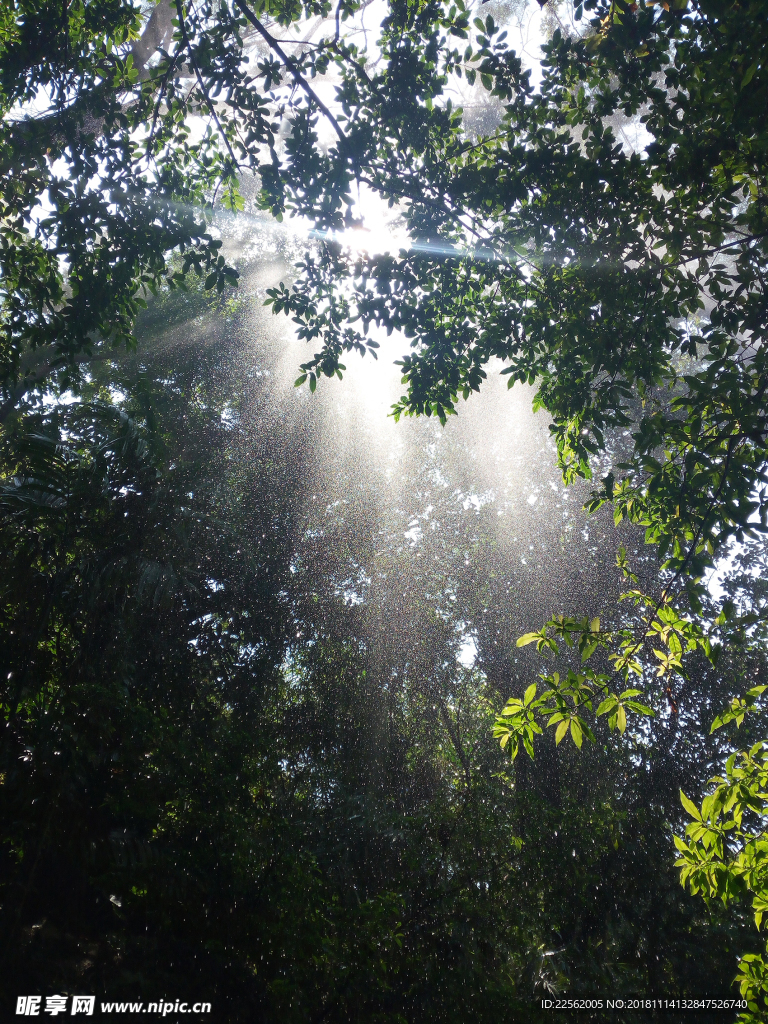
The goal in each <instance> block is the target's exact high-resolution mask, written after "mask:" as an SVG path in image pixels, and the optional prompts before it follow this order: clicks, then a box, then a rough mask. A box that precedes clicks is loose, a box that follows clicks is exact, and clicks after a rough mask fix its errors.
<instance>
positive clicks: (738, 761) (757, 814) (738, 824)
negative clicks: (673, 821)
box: [675, 686, 768, 1022]
mask: <svg viewBox="0 0 768 1024" xmlns="http://www.w3.org/2000/svg"><path fill="white" fill-rule="evenodd" d="M765 690H766V687H765V686H757V687H754V688H753V689H752V690H750V691H749V693H748V694H747V696H746V698H745V699H743V700H739V701H734V702H733V704H732V706H731V709H730V710H729V711H727V712H724V713H723V714H722V715H719V716H718V717H717V718H716V719H715V722H714V724H713V726H712V729H713V731H714V730H715V729H718V728H720V726H722V725H724V724H726V723H727V722H730V721H736V723H737V726H738V725H740V724H741V722H742V720H743V718H744V715H745V714H746V713H748V712H750V711H757V710H763V709H762V708H760V707H759V706H758V701H759V699H760V697H761V696H762V694H763V692H764V691H765ZM709 786H710V790H711V791H710V792H709V793H708V794H707V795H706V796H705V797H704V799H703V800H702V802H701V805H700V806H697V805H696V804H695V803H694V802H693V801H692V800H691V799H689V797H687V796H686V794H685V793H683V792H682V791H681V792H680V800H681V802H682V804H683V807H684V808H685V810H686V811H687V812H688V814H689V815H690V817H691V818H692V819H693V820H692V821H691V823H690V824H689V825H688V826H687V827H686V830H685V839H683V838H681V837H680V836H675V846H676V847H677V850H678V853H679V857H678V859H677V861H676V866H677V867H679V868H680V880H681V882H682V884H683V885H684V886H686V887H687V888H688V889H690V891H691V892H692V893H700V894H701V895H702V896H703V897H704V898H705V899H707V900H710V899H719V900H722V902H723V903H724V904H728V903H729V902H730V901H732V900H735V899H743V898H748V899H750V900H751V905H752V911H753V913H754V916H755V924H756V925H757V927H758V928H762V926H763V924H764V922H765V918H766V913H768V741H765V740H762V741H760V742H758V743H755V744H754V745H753V746H752V747H751V748H750V749H749V750H742V751H738V752H734V753H732V754H731V755H730V757H729V758H728V760H727V762H726V764H725V773H724V775H722V776H716V777H715V778H713V779H711V780H710V783H709ZM736 980H737V982H738V984H739V988H740V991H741V995H742V997H743V998H744V999H746V1000H747V1003H748V1007H749V1009H748V1012H746V1013H745V1014H743V1015H742V1016H741V1018H740V1019H741V1020H743V1021H749V1022H757V1021H763V1020H765V1014H766V1013H768V961H766V960H765V959H764V958H763V956H762V955H761V954H755V953H750V954H747V955H745V956H744V957H742V958H741V960H740V961H739V973H738V975H737V979H736Z"/></svg>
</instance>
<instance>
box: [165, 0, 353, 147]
mask: <svg viewBox="0 0 768 1024" xmlns="http://www.w3.org/2000/svg"><path fill="white" fill-rule="evenodd" d="M177 2H178V0H177ZM235 6H236V7H237V8H238V9H239V10H240V11H242V12H243V14H244V15H245V17H246V18H247V19H248V21H250V23H251V24H252V25H253V27H254V28H255V29H256V31H257V32H258V33H259V35H260V36H261V37H262V39H263V40H264V41H265V42H266V43H267V45H268V46H269V47H270V49H272V50H274V51H275V53H276V54H277V55H278V57H279V58H280V60H281V61H282V62H283V64H284V65H285V66H286V68H288V71H289V72H290V74H291V77H292V78H293V80H294V82H296V84H297V85H298V86H299V88H300V89H302V90H303V91H304V92H305V93H306V94H307V96H308V97H309V98H310V100H311V101H312V102H313V103H314V104H315V106H316V107H317V109H318V110H319V111H321V113H322V114H323V115H324V117H326V118H327V120H328V121H329V122H330V124H331V125H332V127H333V130H334V131H335V132H336V134H337V135H338V137H339V141H340V142H341V143H342V144H343V145H344V146H345V147H346V144H347V137H346V135H345V134H344V132H343V130H342V128H341V125H340V124H339V122H338V121H337V120H336V118H335V117H334V116H333V114H332V113H331V112H330V110H329V109H328V107H326V105H325V104H324V103H323V101H322V100H321V99H320V97H319V96H318V95H317V93H316V92H315V90H314V89H313V88H312V86H311V85H310V84H309V82H308V81H307V80H306V78H305V77H304V75H303V74H302V73H301V71H300V69H299V66H298V64H297V63H296V61H295V60H294V59H293V57H289V56H288V54H287V53H286V52H285V50H284V49H283V48H282V46H281V45H280V43H279V42H278V40H277V39H275V37H274V36H273V35H272V34H271V33H270V32H268V31H267V29H266V28H264V26H263V25H262V23H261V22H260V21H259V19H258V18H257V17H256V15H255V14H254V13H253V11H251V10H250V9H249V8H248V7H247V6H246V4H245V3H244V2H243V0H235Z"/></svg>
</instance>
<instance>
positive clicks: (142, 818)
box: [0, 253, 766, 1024]
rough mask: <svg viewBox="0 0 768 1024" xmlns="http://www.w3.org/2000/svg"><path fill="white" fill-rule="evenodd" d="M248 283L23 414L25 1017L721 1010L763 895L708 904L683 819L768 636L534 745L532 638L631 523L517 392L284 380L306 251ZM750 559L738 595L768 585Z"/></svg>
mask: <svg viewBox="0 0 768 1024" xmlns="http://www.w3.org/2000/svg"><path fill="white" fill-rule="evenodd" d="M241 270H242V272H243V275H244V283H243V287H242V289H241V291H242V297H241V298H240V299H239V300H238V301H237V302H229V303H226V302H224V301H223V300H210V299H208V298H205V297H204V296H203V294H202V293H201V292H197V291H194V290H193V291H192V292H191V293H187V294H186V295H185V294H182V293H178V292H177V293H174V294H173V295H172V296H161V297H160V298H159V299H158V300H157V301H156V302H155V303H153V304H152V305H151V306H150V308H149V310H148V311H147V313H146V314H145V315H144V316H143V319H142V321H141V323H140V326H139V332H138V334H139V346H138V350H137V352H136V353H134V354H132V355H128V356H124V357H122V358H118V359H115V360H112V361H108V360H105V361H103V362H101V363H95V364H92V366H91V367H90V373H89V375H85V376H83V378H82V379H81V380H80V382H79V383H76V384H75V386H74V387H73V388H72V390H70V391H68V392H66V393H65V394H63V395H62V397H61V398H60V399H59V400H54V399H50V400H47V401H46V402H45V403H44V404H43V405H35V404H33V403H32V402H30V404H28V405H26V406H24V405H22V406H21V407H20V409H19V411H18V412H17V414H16V415H15V416H14V418H13V419H12V420H11V421H10V425H9V427H8V429H7V430H6V431H5V433H4V435H3V439H2V448H1V450H0V460H1V461H2V469H1V471H0V472H1V475H2V477H3V478H4V479H5V481H6V482H5V484H4V485H3V487H2V492H1V493H0V530H1V531H2V536H0V574H1V575H0V623H1V625H2V630H1V631H0V637H1V639H0V644H2V650H1V651H0V662H2V664H3V665H4V666H7V669H6V677H5V678H4V680H3V687H4V689H5V691H6V693H5V696H6V697H7V699H8V704H9V707H10V715H9V719H8V725H7V728H6V729H5V730H4V732H3V736H2V750H1V756H2V764H0V772H1V773H2V774H1V775H0V780H1V781H2V785H0V808H1V810H0V813H1V814H2V817H3V820H4V821H5V822H7V823H9V822H10V823H12V825H11V826H10V829H9V830H8V833H7V836H6V840H5V842H4V844H3V846H2V849H1V850H0V858H1V859H0V885H1V886H2V915H3V916H2V922H0V936H2V939H1V940H0V941H1V942H2V951H1V955H2V962H3V964H4V970H3V975H4V979H5V980H4V986H5V991H4V992H3V1002H4V1004H7V1005H8V1006H10V1005H11V1002H12V999H13V998H15V995H17V994H18V993H19V992H22V991H30V992H32V991H41V992H49V991H50V992H53V991H86V990H87V991H89V992H95V993H98V994H99V995H101V996H106V997H107V998H110V999H132V1000H139V999H144V1000H151V999H159V998H161V997H164V998H171V997H173V998H188V999H192V998H205V999H210V1000H211V1001H212V1002H213V1004H214V1016H215V1019H216V1021H233V1022H234V1021H265V1022H266V1021H269V1022H273V1021H274V1022H294V1021H295V1022H320V1021H328V1022H331V1021H361V1022H362V1021H366V1022H383V1021H387V1022H389V1021H392V1022H394V1021H408V1022H414V1024H416V1022H422V1021H423V1022H425V1024H426V1022H430V1024H437V1022H441V1024H442V1022H446V1024H448V1022H457V1024H458V1022H466V1021H485V1020H491V1019H493V1020H496V1019H498V1018H499V1016H500V1015H501V1014H503V1015H504V1017H505V1019H508V1020H520V1021H535V1020H537V1019H539V1014H538V1011H537V1010H536V1008H535V1004H534V1000H535V999H540V998H542V997H543V996H546V995H549V994H552V993H556V992H563V991H567V992H569V993H572V994H578V993H584V994H605V993H610V994H615V995H617V996H618V995H622V994H631V993H649V992H652V993H657V994H663V995H665V996H667V997H669V996H673V995H675V996H684V995H695V994H718V993H721V994H731V993H732V989H731V984H732V979H733V976H734V972H735V965H736V961H737V959H738V957H739V956H740V955H742V954H743V953H744V952H745V951H746V950H748V949H750V948H754V944H755V933H754V926H753V924H752V923H751V914H750V913H749V912H748V911H746V910H745V911H743V912H740V911H739V909H738V908H736V909H735V910H734V909H730V910H729V911H728V912H727V913H726V912H725V911H723V910H722V908H720V907H718V906H717V905H711V906H710V907H707V906H706V905H705V903H704V902H703V901H702V900H701V898H700V897H697V896H692V895H690V894H688V893H686V892H685V891H684V890H683V889H682V888H681V887H680V884H679V880H678V874H677V871H676V870H675V869H674V867H673V857H674V854H673V848H672V845H671V834H672V832H673V831H677V832H680V831H681V830H682V827H683V825H684V822H685V816H684V812H683V809H682V807H681V806H680V804H679V795H678V794H679V789H680V788H681V786H683V787H684V788H685V789H686V792H687V793H689V795H692V796H693V797H694V798H697V797H699V796H700V794H701V792H702V791H703V787H704V785H705V783H706V780H707V779H708V778H709V777H710V776H711V775H712V773H713V771H714V770H715V769H716V767H717V765H718V763H719V760H720V758H721V756H722V752H723V750H724V749H725V746H724V744H725V740H724V739H719V738H718V737H717V736H715V737H710V736H709V735H708V734H709V727H710V724H711V721H712V719H713V718H714V716H715V714H717V713H718V712H719V711H720V710H721V709H722V706H723V704H724V703H725V701H726V699H727V698H728V697H729V696H730V695H731V694H732V693H733V692H736V691H738V690H740V688H741V687H742V686H743V681H744V680H745V679H747V678H748V679H749V680H750V681H752V680H754V681H755V682H758V681H765V680H764V677H765V675H766V672H765V663H764V658H763V657H762V655H761V654H760V653H759V652H757V651H755V650H754V649H750V650H747V649H746V648H744V649H743V650H739V648H738V647H734V649H733V650H732V651H731V652H730V653H729V654H728V656H727V657H724V658H723V660H722V661H721V662H720V664H719V666H718V669H717V670H714V669H713V668H712V667H711V666H710V665H709V664H708V663H707V662H705V661H704V660H703V659H702V661H701V665H700V669H699V670H698V671H696V672H691V674H690V677H689V681H688V682H687V683H686V685H685V687H684V688H683V689H682V690H681V691H679V692H676V693H675V694H674V697H673V698H671V697H670V695H669V694H668V693H665V691H664V689H663V688H662V686H661V685H659V687H658V688H657V692H656V693H655V695H654V694H652V697H653V698H654V707H655V710H656V712H657V717H656V718H655V720H653V722H652V723H651V724H650V725H643V726H642V727H641V726H638V727H637V731H635V732H634V733H633V732H632V730H631V729H630V730H629V731H628V732H627V734H625V735H624V736H623V737H621V736H619V735H618V734H615V733H613V734H611V733H609V732H608V730H607V728H603V730H602V731H600V730H598V742H597V744H596V745H595V746H594V747H586V746H585V748H584V749H583V750H582V751H581V752H580V753H579V752H577V751H575V750H574V749H571V748H569V749H565V746H566V745H565V744H564V745H563V747H562V748H558V749H557V751H556V750H555V747H554V743H553V742H552V738H551V736H550V737H548V738H547V741H546V742H545V743H544V744H543V746H542V750H541V753H540V755H539V756H538V757H537V759H536V761H535V763H532V762H529V761H527V759H525V758H523V757H521V758H518V759H517V761H515V763H514V765H511V764H510V763H509V762H508V760H507V759H505V757H504V755H503V754H502V752H501V751H500V750H499V747H498V744H497V743H496V741H495V740H493V738H492V735H491V726H492V723H493V720H494V718H495V715H496V714H497V713H498V711H499V709H500V707H501V706H502V705H503V703H504V701H505V700H506V699H507V698H508V697H509V696H511V695H518V696H519V695H520V694H521V693H522V692H523V690H524V689H525V687H526V686H527V685H528V683H530V681H531V680H532V678H535V675H536V672H537V671H538V670H539V668H540V663H539V662H538V661H537V659H536V657H535V655H532V654H529V653H528V650H525V651H520V650H517V649H515V647H514V642H515V639H516V637H517V636H519V635H520V634H521V633H522V632H523V631H524V630H525V629H527V628H532V627H535V626H537V625H538V624H539V622H540V621H542V620H543V618H544V617H546V616H547V615H550V614H552V613H556V612H558V611H561V610H563V609H564V608H566V607H567V608H568V609H569V610H571V611H575V612H581V613H584V614H594V613H596V612H597V611H600V610H601V609H602V608H604V607H605V606H606V605H610V604H611V601H610V600H608V599H607V598H613V597H615V595H617V594H618V593H619V590H620V581H619V579H618V572H617V570H616V569H615V567H614V562H615V553H616V549H617V547H618V544H619V543H620V542H622V541H623V542H624V543H625V544H626V545H627V546H628V547H631V549H632V550H633V552H638V558H639V557H640V556H641V555H642V554H643V546H642V534H637V533H635V532H633V531H632V530H630V529H624V530H623V531H619V532H617V531H615V530H614V528H613V523H612V520H611V519H610V517H603V516H602V514H599V515H597V516H595V517H592V518H591V519H590V520H589V521H587V518H586V516H585V515H584V513H583V512H582V511H581V509H580V504H581V500H583V499H584V497H585V496H586V493H587V491H586V490H584V491H583V493H582V492H580V491H579V489H578V488H576V487H574V488H570V489H569V491H568V493H567V494H566V493H565V492H564V489H563V487H562V483H561V481H560V480H559V478H558V476H557V472H556V468H555V465H554V453H553V450H552V448H551V447H550V445H549V441H548V437H549V435H548V430H547V421H546V419H545V418H544V417H543V415H540V416H538V417H532V415H531V413H530V411H529V409H530V394H527V393H526V392H525V391H524V390H522V389H521V388H519V387H518V388H516V389H515V390H514V391H513V393H512V394H511V396H510V395H509V394H508V393H507V392H506V390H505V389H504V388H503V387H502V386H501V385H500V386H499V388H498V389H496V390H493V388H492V387H489V388H488V390H487V392H486V394H485V395H484V398H483V401H482V403H481V402H479V401H478V402H477V405H476V406H473V405H472V404H471V403H470V405H468V406H467V408H466V412H465V411H464V410H463V411H462V415H461V417H459V419H458V420H454V421H452V422H450V423H449V424H448V426H447V427H446V428H445V429H443V428H441V427H439V426H438V425H436V424H435V423H432V422H428V421H411V422H408V423H401V424H399V425H397V426H395V425H394V424H393V423H392V422H391V421H386V419H385V412H386V407H387V405H388V403H389V401H390V400H391V399H390V398H389V396H388V394H387V393H386V392H387V387H388V382H387V378H386V374H387V372H389V371H387V370H384V371H383V372H381V371H373V370H372V368H371V367H368V366H367V364H363V365H362V366H360V367H357V368H355V367H352V366H350V374H349V375H348V379H345V381H344V382H343V383H340V384H329V385H328V386H327V387H325V388H324V389H323V390H322V393H320V392H318V393H317V394H316V395H314V396H310V395H309V393H308V392H307V389H306V388H305V389H301V390H298V391H297V390H294V389H292V388H291V383H292V377H293V376H295V367H296V365H297V364H298V361H299V357H300V353H301V349H300V348H299V347H297V346H296V344H295V343H293V342H292V341H291V340H290V338H288V336H287V335H288V332H287V330H286V329H285V328H284V327H283V326H282V325H281V326H280V327H279V328H276V327H275V325H274V321H272V320H271V318H270V317H269V315H268V313H267V312H265V311H264V310H263V308H262V306H261V302H262V300H263V297H264V290H265V288H266V287H268V286H269V285H270V284H271V283H273V280H274V279H275V278H276V277H279V276H280V275H281V274H282V273H284V271H285V268H284V265H283V263H282V261H281V259H280V257H279V254H278V253H272V254H269V253H262V254H261V255H260V256H259V257H258V258H253V259H252V260H251V262H250V263H249V264H243V265H242V266H241ZM281 332H282V333H281ZM393 379H394V381H395V382H396V380H397V377H396V374H395V376H394V378H393ZM69 383H71V380H70V381H69ZM490 383H491V382H490V381H489V384H490ZM612 443H613V444H614V445H615V446H619V445H620V444H621V443H622V439H621V436H620V435H619V436H616V437H615V438H614V441H613V442H612ZM762 558H763V555H762V550H761V549H759V548H756V547H754V546H752V547H745V548H744V549H743V550H741V551H740V552H739V553H737V554H736V555H735V556H734V558H733V561H732V563H731V567H730V570H729V572H728V574H726V576H725V577H724V579H723V581H722V586H723V587H724V589H725V590H726V591H730V592H732V593H734V594H738V595H740V599H741V600H742V601H746V600H754V599H755V595H756V594H757V593H758V592H759V590H760V587H761V586H762V584H761V582H760V577H759V572H758V571H757V569H758V568H759V567H760V565H762ZM645 565H646V572H647V580H648V581H649V585H650V586H654V585H657V586H658V581H657V576H658V574H657V567H656V563H655V561H654V558H653V549H652V548H647V549H645ZM616 614H619V612H617V613H616ZM622 614H626V615H630V614H631V612H630V611H628V610H626V609H625V611H624V612H623V613H622ZM749 728H750V727H749V726H748V725H745V727H744V730H745V731H746V732H747V733H748V731H749ZM747 739H748V737H747ZM745 742H746V740H745ZM541 1019H545V1018H544V1016H543V1015H542V1016H541ZM627 1019H630V1018H629V1017H627ZM666 1019H671V1018H670V1017H667V1018H666ZM697 1019H699V1020H702V1021H703V1020H705V1019H707V1018H706V1015H704V1014H701V1015H699V1016H698V1017H697ZM713 1019H715V1018H713ZM717 1019H718V1020H723V1019H724V1018H723V1016H722V1015H718V1016H717Z"/></svg>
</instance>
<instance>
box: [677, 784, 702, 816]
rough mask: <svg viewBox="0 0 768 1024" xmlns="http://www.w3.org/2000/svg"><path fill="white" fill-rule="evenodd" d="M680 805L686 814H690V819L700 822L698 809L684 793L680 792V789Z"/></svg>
mask: <svg viewBox="0 0 768 1024" xmlns="http://www.w3.org/2000/svg"><path fill="white" fill-rule="evenodd" d="M680 803H681V804H682V805H683V807H684V808H685V809H686V811H688V813H689V814H690V816H691V817H692V818H695V819H696V821H701V814H700V813H699V809H698V807H697V806H696V804H695V803H694V802H693V800H690V799H689V798H688V797H687V796H686V795H685V793H684V792H683V791H682V789H681V790H680Z"/></svg>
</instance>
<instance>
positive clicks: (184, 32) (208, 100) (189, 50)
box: [176, 0, 239, 170]
mask: <svg viewBox="0 0 768 1024" xmlns="http://www.w3.org/2000/svg"><path fill="white" fill-rule="evenodd" d="M176 11H177V13H178V15H179V29H180V30H181V38H182V42H183V43H184V47H185V49H186V51H187V53H188V54H189V60H190V63H191V64H192V70H193V71H194V72H195V77H196V78H197V84H198V85H199V86H200V91H201V92H202V94H203V96H204V97H205V102H206V104H207V105H208V109H209V110H210V112H211V117H212V118H213V120H214V122H215V124H216V127H217V129H218V131H219V135H221V137H222V139H223V140H224V144H225V146H226V147H227V151H228V152H229V156H230V159H231V161H232V169H233V170H237V167H238V166H239V165H238V162H237V157H236V156H235V154H234V152H233V151H232V146H231V144H230V141H229V138H228V137H227V135H226V133H225V132H224V129H223V128H222V126H221V121H219V115H218V114H217V113H216V108H215V107H214V105H213V100H212V99H211V97H210V96H209V95H208V90H207V89H206V87H205V83H204V82H203V76H202V75H201V74H200V69H199V68H198V66H197V61H196V60H195V56H194V54H193V52H192V44H191V43H190V41H189V35H188V34H187V26H186V24H185V23H184V11H183V9H182V6H181V0H176Z"/></svg>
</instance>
